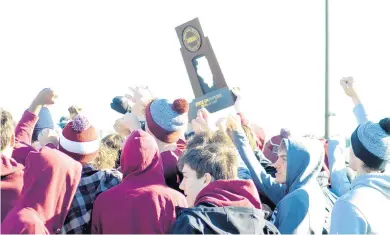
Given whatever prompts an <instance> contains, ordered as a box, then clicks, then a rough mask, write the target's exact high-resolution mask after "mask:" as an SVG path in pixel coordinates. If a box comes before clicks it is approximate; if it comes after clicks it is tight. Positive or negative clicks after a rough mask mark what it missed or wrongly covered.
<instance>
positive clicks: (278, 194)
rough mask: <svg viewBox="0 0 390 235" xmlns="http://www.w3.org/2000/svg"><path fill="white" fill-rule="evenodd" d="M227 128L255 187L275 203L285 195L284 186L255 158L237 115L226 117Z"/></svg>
mask: <svg viewBox="0 0 390 235" xmlns="http://www.w3.org/2000/svg"><path fill="white" fill-rule="evenodd" d="M227 126H228V129H230V130H231V131H232V139H233V142H234V144H235V146H236V148H237V150H238V152H239V153H240V156H241V158H242V160H244V162H245V164H246V165H247V167H248V169H249V171H250V172H251V176H252V179H253V181H254V183H255V185H256V187H257V189H258V190H259V191H261V192H263V193H264V194H265V195H267V197H269V198H270V199H271V200H272V202H273V203H275V204H277V203H278V202H279V201H280V200H281V199H282V198H283V197H284V196H285V195H286V186H285V185H282V184H278V183H276V182H275V179H274V178H273V177H272V176H271V175H269V174H267V173H266V171H265V169H264V168H263V167H262V165H261V164H260V163H259V161H258V160H257V158H256V156H255V153H254V151H253V150H252V148H251V146H250V144H249V141H248V139H247V137H246V135H245V132H244V130H243V129H242V127H241V121H240V118H239V116H231V117H229V118H228V123H227Z"/></svg>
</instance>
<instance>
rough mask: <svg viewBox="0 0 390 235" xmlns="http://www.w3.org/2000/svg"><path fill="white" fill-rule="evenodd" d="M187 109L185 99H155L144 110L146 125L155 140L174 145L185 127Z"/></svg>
mask: <svg viewBox="0 0 390 235" xmlns="http://www.w3.org/2000/svg"><path fill="white" fill-rule="evenodd" d="M188 107H189V106H188V102H187V101H186V100H185V99H177V100H175V101H174V102H170V101H168V100H167V99H155V100H153V101H152V102H150V103H149V104H148V105H147V107H146V109H145V117H146V125H147V126H148V129H149V130H150V131H151V132H152V133H153V135H154V136H155V137H156V138H157V139H159V140H161V141H163V142H165V143H174V142H176V141H178V140H179V137H180V134H181V132H182V131H183V130H185V127H186V125H187V122H188V114H187V112H188Z"/></svg>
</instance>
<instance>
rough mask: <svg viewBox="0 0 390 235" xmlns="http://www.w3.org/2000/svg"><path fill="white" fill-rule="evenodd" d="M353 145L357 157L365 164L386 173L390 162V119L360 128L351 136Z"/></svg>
mask: <svg viewBox="0 0 390 235" xmlns="http://www.w3.org/2000/svg"><path fill="white" fill-rule="evenodd" d="M351 145H352V150H353V152H354V154H355V156H356V157H357V158H359V159H360V160H362V161H363V162H364V164H366V165H367V166H368V167H370V168H373V169H378V170H380V171H384V170H385V168H386V165H387V163H388V162H389V160H390V118H384V119H382V120H381V121H380V122H379V123H373V122H371V121H368V122H365V123H363V124H361V125H360V126H358V127H357V128H356V130H355V131H354V132H353V134H352V136H351Z"/></svg>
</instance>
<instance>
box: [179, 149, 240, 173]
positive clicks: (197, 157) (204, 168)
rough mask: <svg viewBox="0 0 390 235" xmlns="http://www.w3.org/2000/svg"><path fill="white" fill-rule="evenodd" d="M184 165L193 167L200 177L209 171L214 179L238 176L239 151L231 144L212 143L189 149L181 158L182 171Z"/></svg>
mask: <svg viewBox="0 0 390 235" xmlns="http://www.w3.org/2000/svg"><path fill="white" fill-rule="evenodd" d="M184 165H188V166H189V167H190V168H191V169H193V170H194V171H195V172H196V174H197V177H198V178H200V177H202V176H204V175H205V174H206V173H209V174H210V175H211V176H212V177H213V179H214V180H231V179H236V178H237V167H238V162H237V152H236V150H235V149H234V148H233V147H231V146H226V145H221V144H219V143H211V144H208V145H205V146H197V147H194V148H191V149H188V150H187V151H186V152H185V153H184V154H183V156H182V157H181V158H180V159H179V162H178V166H179V169H180V171H182V170H183V167H184Z"/></svg>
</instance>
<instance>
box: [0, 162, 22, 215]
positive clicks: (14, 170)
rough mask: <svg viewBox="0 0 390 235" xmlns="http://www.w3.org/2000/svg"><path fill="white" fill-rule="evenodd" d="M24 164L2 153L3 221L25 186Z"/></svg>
mask: <svg viewBox="0 0 390 235" xmlns="http://www.w3.org/2000/svg"><path fill="white" fill-rule="evenodd" d="M23 174H24V166H22V165H21V164H19V163H17V162H16V161H15V160H14V159H13V158H7V157H5V156H3V155H1V221H3V220H4V218H5V217H6V216H7V214H8V212H10V211H11V209H12V208H13V207H14V206H15V203H16V202H17V201H18V200H19V198H20V193H21V192H22V187H23Z"/></svg>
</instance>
